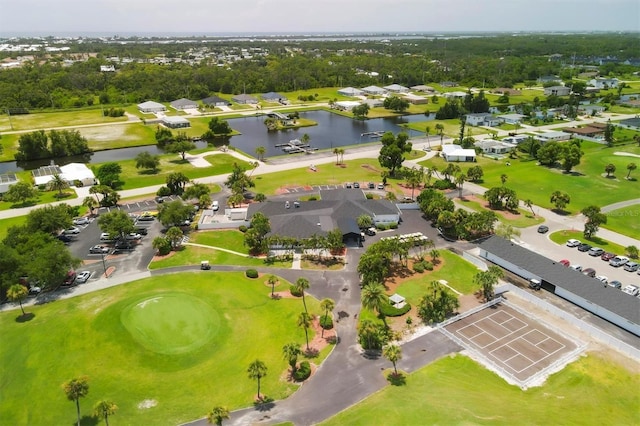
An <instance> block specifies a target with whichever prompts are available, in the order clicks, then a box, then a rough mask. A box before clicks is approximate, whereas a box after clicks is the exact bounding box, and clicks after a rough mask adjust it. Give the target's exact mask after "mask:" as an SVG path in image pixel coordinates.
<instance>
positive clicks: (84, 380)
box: [62, 376, 89, 426]
mask: <svg viewBox="0 0 640 426" xmlns="http://www.w3.org/2000/svg"><path fill="white" fill-rule="evenodd" d="M62 390H63V391H64V393H65V395H67V399H68V400H69V401H74V402H75V403H76V411H77V413H78V426H80V398H83V397H85V396H87V394H88V393H89V378H88V377H87V376H82V377H79V378H77V379H71V380H69V381H68V382H64V383H63V384H62Z"/></svg>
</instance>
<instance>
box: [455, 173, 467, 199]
mask: <svg viewBox="0 0 640 426" xmlns="http://www.w3.org/2000/svg"><path fill="white" fill-rule="evenodd" d="M466 180H467V176H466V175H465V174H464V173H459V174H458V175H457V176H456V181H455V182H456V185H458V197H460V198H462V185H464V181H466Z"/></svg>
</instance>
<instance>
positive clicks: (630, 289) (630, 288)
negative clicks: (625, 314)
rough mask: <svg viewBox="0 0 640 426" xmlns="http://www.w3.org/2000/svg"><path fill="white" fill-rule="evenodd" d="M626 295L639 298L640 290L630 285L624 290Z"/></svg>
mask: <svg viewBox="0 0 640 426" xmlns="http://www.w3.org/2000/svg"><path fill="white" fill-rule="evenodd" d="M622 291H623V292H624V293H627V294H630V295H632V296H637V295H638V293H639V292H640V289H639V288H638V287H637V286H635V285H628V286H626V287H625V288H623V289H622Z"/></svg>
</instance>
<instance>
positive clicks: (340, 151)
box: [338, 148, 344, 164]
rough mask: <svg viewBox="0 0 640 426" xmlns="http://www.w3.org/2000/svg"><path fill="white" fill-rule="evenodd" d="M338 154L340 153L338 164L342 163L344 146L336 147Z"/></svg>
mask: <svg viewBox="0 0 640 426" xmlns="http://www.w3.org/2000/svg"><path fill="white" fill-rule="evenodd" d="M338 154H340V164H342V163H344V148H338Z"/></svg>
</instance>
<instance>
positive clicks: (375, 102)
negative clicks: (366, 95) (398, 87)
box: [361, 99, 384, 108]
mask: <svg viewBox="0 0 640 426" xmlns="http://www.w3.org/2000/svg"><path fill="white" fill-rule="evenodd" d="M361 103H363V104H367V105H369V108H376V107H381V106H382V105H384V101H383V100H382V99H365V100H363V101H362V102H361Z"/></svg>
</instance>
